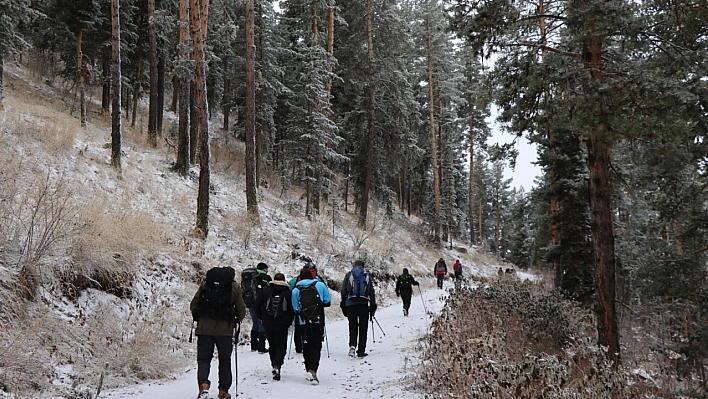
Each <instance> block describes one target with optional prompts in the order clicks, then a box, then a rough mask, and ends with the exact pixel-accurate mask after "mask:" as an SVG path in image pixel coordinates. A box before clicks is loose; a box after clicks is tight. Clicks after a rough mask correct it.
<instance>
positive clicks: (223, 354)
mask: <svg viewBox="0 0 708 399" xmlns="http://www.w3.org/2000/svg"><path fill="white" fill-rule="evenodd" d="M215 345H216V351H217V352H218V354H219V356H218V358H219V389H223V390H224V391H227V392H228V390H229V388H231V382H232V378H233V377H232V375H231V351H232V350H233V348H234V346H233V337H225V336H217V335H198V336H197V383H198V384H201V383H202V382H207V383H209V385H211V381H209V372H210V371H211V359H212V358H213V357H214V346H215Z"/></svg>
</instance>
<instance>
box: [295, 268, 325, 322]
mask: <svg viewBox="0 0 708 399" xmlns="http://www.w3.org/2000/svg"><path fill="white" fill-rule="evenodd" d="M312 283H316V284H315V288H317V292H318V293H319V294H320V300H321V301H322V305H323V306H324V307H325V308H328V307H330V306H332V297H331V296H330V295H329V288H327V286H326V285H325V284H324V283H323V282H321V281H319V280H315V279H308V280H300V281H298V282H297V284H295V289H294V290H293V309H295V313H297V312H299V311H300V288H299V287H306V286H308V285H310V284H312ZM295 321H296V322H297V323H298V324H299V325H304V324H305V322H304V321H303V320H302V319H300V317H296V318H295ZM318 324H319V323H318Z"/></svg>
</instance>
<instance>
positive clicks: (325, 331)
mask: <svg viewBox="0 0 708 399" xmlns="http://www.w3.org/2000/svg"><path fill="white" fill-rule="evenodd" d="M322 328H324V334H325V343H326V344H327V357H329V337H328V336H327V325H326V324H325V325H323V326H322Z"/></svg>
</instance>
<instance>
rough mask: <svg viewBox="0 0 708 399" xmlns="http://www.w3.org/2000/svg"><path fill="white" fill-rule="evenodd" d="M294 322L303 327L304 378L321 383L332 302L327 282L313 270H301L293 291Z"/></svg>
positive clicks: (315, 383)
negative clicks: (326, 325)
mask: <svg viewBox="0 0 708 399" xmlns="http://www.w3.org/2000/svg"><path fill="white" fill-rule="evenodd" d="M292 300H293V308H294V309H295V313H296V316H295V323H297V324H299V325H300V326H301V327H302V357H303V359H304V360H305V371H306V372H307V373H306V374H305V378H307V380H308V381H310V382H311V383H312V384H313V385H317V384H319V383H320V380H319V378H318V377H317V371H318V370H319V367H320V352H322V341H323V340H324V308H326V307H329V306H331V304H332V298H331V296H330V294H329V289H327V286H326V285H325V284H324V283H323V282H321V281H319V280H317V279H315V278H313V276H312V272H310V270H302V271H301V272H300V281H298V282H297V284H295V289H293V294H292Z"/></svg>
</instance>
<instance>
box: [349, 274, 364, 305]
mask: <svg viewBox="0 0 708 399" xmlns="http://www.w3.org/2000/svg"><path fill="white" fill-rule="evenodd" d="M349 298H350V299H354V300H361V301H368V300H369V275H368V274H366V272H365V271H364V269H363V268H361V267H355V268H354V269H352V271H351V273H349Z"/></svg>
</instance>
